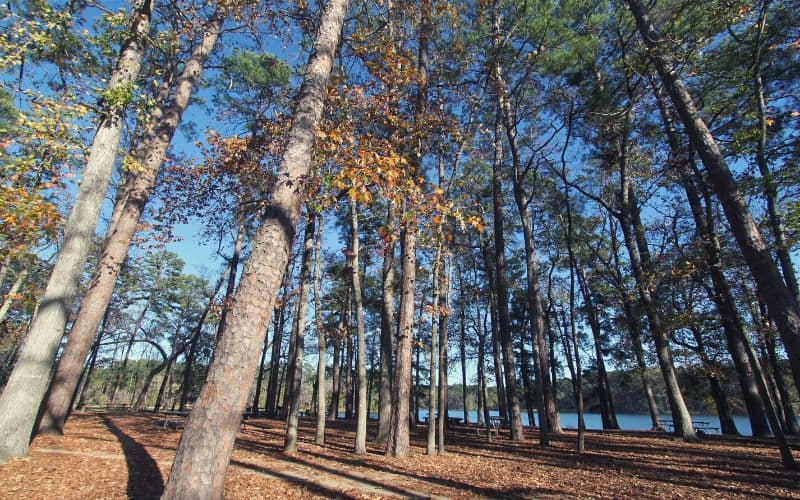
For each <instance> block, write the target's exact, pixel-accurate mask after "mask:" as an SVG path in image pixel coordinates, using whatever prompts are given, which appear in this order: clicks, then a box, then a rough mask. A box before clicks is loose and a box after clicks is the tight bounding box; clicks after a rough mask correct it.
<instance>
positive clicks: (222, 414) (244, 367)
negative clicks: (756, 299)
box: [163, 0, 348, 499]
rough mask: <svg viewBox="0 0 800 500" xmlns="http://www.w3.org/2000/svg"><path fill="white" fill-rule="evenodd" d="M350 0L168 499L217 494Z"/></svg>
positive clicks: (315, 64) (319, 49)
mask: <svg viewBox="0 0 800 500" xmlns="http://www.w3.org/2000/svg"><path fill="white" fill-rule="evenodd" d="M347 3H348V2H347V0H330V1H329V2H328V4H327V6H326V7H325V9H324V11H323V14H322V18H321V19H320V25H319V30H318V32H317V37H316V40H315V43H314V48H313V51H312V54H311V56H310V58H309V62H308V65H307V66H306V71H305V78H304V83H303V88H302V90H301V93H300V95H299V98H298V100H297V105H296V108H295V112H294V116H293V120H292V126H291V128H290V130H289V133H288V142H287V145H286V149H285V151H284V154H283V160H282V161H281V166H280V167H279V169H278V179H279V181H278V182H277V183H276V185H275V188H274V191H273V193H272V197H271V198H270V200H269V202H268V208H267V211H266V213H265V214H264V217H263V220H262V224H261V227H260V228H259V230H258V232H257V233H256V235H255V237H254V239H253V242H252V246H251V251H250V257H249V259H248V261H247V264H246V265H245V269H244V271H243V273H242V278H241V280H240V283H239V288H238V290H237V293H236V300H235V302H234V305H233V308H232V309H231V314H230V316H229V318H228V319H229V321H228V322H227V323H226V325H225V331H224V332H223V336H222V341H221V342H220V344H219V348H218V353H217V356H215V359H214V363H213V364H212V365H211V367H210V369H209V373H208V376H207V378H206V384H205V386H204V387H203V390H202V391H201V393H200V397H199V398H198V399H197V401H196V402H195V405H194V409H193V410H192V413H191V415H190V416H189V419H188V421H187V424H186V430H185V431H184V432H183V435H182V436H181V441H180V443H179V444H178V449H177V452H176V454H175V459H174V461H173V464H172V469H171V473H170V477H169V480H168V481H167V483H166V485H165V488H164V495H163V498H165V499H169V498H220V497H222V493H223V486H224V482H225V470H226V468H227V466H228V462H229V461H230V456H231V452H232V451H233V443H234V439H235V437H236V432H237V431H238V429H239V424H240V421H241V418H242V410H243V409H244V406H245V403H246V398H247V395H248V393H249V391H250V386H251V384H252V381H253V375H254V374H255V369H256V364H257V359H256V358H255V357H253V355H252V354H253V352H254V351H256V349H258V346H259V343H260V341H261V332H263V331H264V330H265V327H266V324H267V321H268V318H269V314H270V312H271V311H272V309H273V307H274V305H275V301H276V298H277V295H278V289H279V288H280V283H281V279H282V277H283V274H284V269H285V268H286V264H287V263H288V261H289V255H290V253H291V244H292V239H293V236H294V231H295V225H296V224H297V220H298V218H299V217H300V210H301V205H302V202H303V198H304V191H303V189H302V188H303V186H304V178H305V177H306V176H307V174H308V172H309V167H310V163H311V157H312V150H313V145H314V141H315V139H316V136H317V130H318V126H319V121H320V118H321V115H322V109H323V106H324V100H325V96H326V90H327V85H328V79H329V76H330V71H331V67H332V65H333V58H334V56H335V54H336V50H337V47H338V45H339V40H340V34H341V32H342V25H343V22H344V15H345V10H346V9H347Z"/></svg>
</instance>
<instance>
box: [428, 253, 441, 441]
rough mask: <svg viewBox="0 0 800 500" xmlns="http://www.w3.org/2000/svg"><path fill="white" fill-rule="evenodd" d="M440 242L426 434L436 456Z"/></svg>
mask: <svg viewBox="0 0 800 500" xmlns="http://www.w3.org/2000/svg"><path fill="white" fill-rule="evenodd" d="M441 256H442V247H441V242H439V244H438V245H437V248H436V255H435V256H434V260H433V273H432V276H431V280H432V283H431V288H432V290H433V297H432V299H431V306H432V307H431V351H430V365H429V370H430V371H429V375H428V434H427V450H426V451H427V453H428V455H436V423H437V421H438V414H437V404H436V403H437V399H436V388H437V386H438V378H439V364H438V363H439V297H440V295H441V290H440V288H439V279H440V277H441V272H442V270H441V262H442V261H441ZM439 411H441V410H439Z"/></svg>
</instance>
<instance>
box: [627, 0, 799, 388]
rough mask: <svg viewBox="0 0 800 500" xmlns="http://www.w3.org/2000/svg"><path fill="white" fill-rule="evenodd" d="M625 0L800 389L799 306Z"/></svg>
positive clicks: (714, 148) (634, 2)
mask: <svg viewBox="0 0 800 500" xmlns="http://www.w3.org/2000/svg"><path fill="white" fill-rule="evenodd" d="M626 3H627V4H628V6H629V7H630V10H631V12H632V14H633V16H634V19H635V20H636V25H637V27H638V29H639V33H640V34H641V36H642V39H643V40H644V43H645V45H646V46H647V47H648V48H649V49H650V52H649V56H650V59H651V61H652V62H653V65H654V66H655V68H656V71H657V72H658V74H659V77H660V78H661V80H662V82H663V84H664V88H665V89H666V90H667V92H668V93H669V95H670V98H671V99H672V102H673V104H674V105H675V108H676V109H677V111H678V116H679V117H680V119H681V122H682V123H683V126H684V130H685V131H686V134H687V136H688V137H689V140H690V141H691V143H692V146H693V147H694V149H695V151H697V154H698V156H700V159H701V160H702V162H703V165H704V166H705V168H706V171H707V172H708V175H709V178H710V180H711V184H712V186H713V188H714V191H715V192H716V194H717V197H718V198H719V200H720V202H721V204H722V208H723V211H724V212H725V216H726V217H727V219H728V224H729V225H730V228H731V232H732V233H733V235H734V237H735V238H736V242H737V243H738V244H739V248H740V249H741V251H742V254H743V255H744V259H745V261H746V262H747V265H748V267H749V269H750V273H751V274H752V276H753V279H754V280H755V283H756V287H757V289H758V295H759V296H760V297H761V299H762V300H763V301H764V302H765V303H766V304H767V306H768V308H769V315H770V317H771V319H772V321H773V322H774V323H775V326H776V327H777V329H778V332H779V333H780V336H781V339H782V340H783V344H784V346H785V348H786V353H787V355H788V357H789V361H790V363H789V364H790V366H791V369H792V375H793V378H794V384H795V387H796V388H797V389H798V390H800V305H798V304H797V303H796V302H795V299H794V297H793V295H792V292H791V291H790V290H789V288H788V287H787V286H786V283H785V282H784V281H783V276H782V275H781V273H780V271H779V269H778V266H777V264H776V263H775V261H774V260H773V259H772V254H771V251H770V248H769V246H768V245H767V244H766V243H765V242H764V239H763V238H762V236H761V231H760V229H759V227H758V225H757V224H756V222H755V220H754V219H753V216H752V214H751V213H750V209H749V207H748V206H747V202H746V200H745V199H744V196H743V195H742V192H741V191H740V190H739V186H738V184H737V183H736V179H735V178H734V176H733V174H732V173H731V171H730V168H728V163H727V162H726V160H725V157H724V156H723V154H722V151H721V150H720V148H719V144H717V141H716V139H715V138H714V136H713V135H712V133H711V131H710V130H709V129H708V126H707V125H706V122H705V120H704V119H703V118H702V117H701V116H700V112H699V111H698V109H697V107H696V105H695V103H694V99H693V98H692V96H691V94H690V93H689V89H688V88H687V87H686V84H685V83H684V82H683V79H681V77H680V76H679V75H678V72H677V70H676V69H675V67H674V65H673V64H672V62H671V61H670V60H669V58H668V57H667V56H666V55H665V54H664V53H663V51H662V49H661V48H660V47H662V45H661V44H660V43H659V41H660V35H659V34H658V32H656V30H655V28H654V27H653V25H652V24H651V22H650V20H649V18H648V16H647V14H646V12H645V8H644V6H643V4H642V2H641V0H626Z"/></svg>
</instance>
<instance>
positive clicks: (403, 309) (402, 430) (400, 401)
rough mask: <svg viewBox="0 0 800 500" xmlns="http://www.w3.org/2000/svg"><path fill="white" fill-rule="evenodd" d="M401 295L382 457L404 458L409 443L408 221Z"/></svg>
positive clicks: (413, 246) (412, 238)
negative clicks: (389, 410) (386, 435)
mask: <svg viewBox="0 0 800 500" xmlns="http://www.w3.org/2000/svg"><path fill="white" fill-rule="evenodd" d="M400 262H401V272H402V278H401V286H402V291H401V296H400V311H399V312H398V316H399V321H400V325H399V327H398V329H397V355H396V360H395V363H396V366H395V371H394V380H393V381H392V419H391V426H390V428H389V439H388V442H387V447H386V454H387V455H391V456H394V457H400V458H402V457H407V456H408V454H409V451H410V449H411V446H410V444H409V428H408V423H409V422H408V418H409V414H410V398H411V396H412V394H411V354H412V343H413V341H414V302H415V301H414V294H415V290H416V270H417V269H416V266H417V228H416V225H415V224H414V223H413V222H410V221H409V222H408V223H407V224H406V227H405V228H403V229H402V230H401V235H400Z"/></svg>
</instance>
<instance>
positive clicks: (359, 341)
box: [350, 199, 369, 455]
mask: <svg viewBox="0 0 800 500" xmlns="http://www.w3.org/2000/svg"><path fill="white" fill-rule="evenodd" d="M350 223H351V228H352V239H351V240H350V251H351V252H352V253H353V255H352V259H351V260H352V266H353V267H352V275H351V280H352V285H353V298H354V305H355V313H356V345H357V347H356V358H357V359H356V363H357V364H356V366H357V368H356V373H357V377H358V401H357V404H356V408H357V409H356V439H355V444H354V447H353V451H354V452H355V454H356V455H364V454H366V453H367V412H368V411H369V408H368V405H367V359H366V357H367V339H366V335H367V333H366V326H365V325H364V296H363V294H362V291H361V267H360V264H359V253H360V251H361V249H360V241H359V229H358V203H357V202H356V200H353V199H351V200H350Z"/></svg>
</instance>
